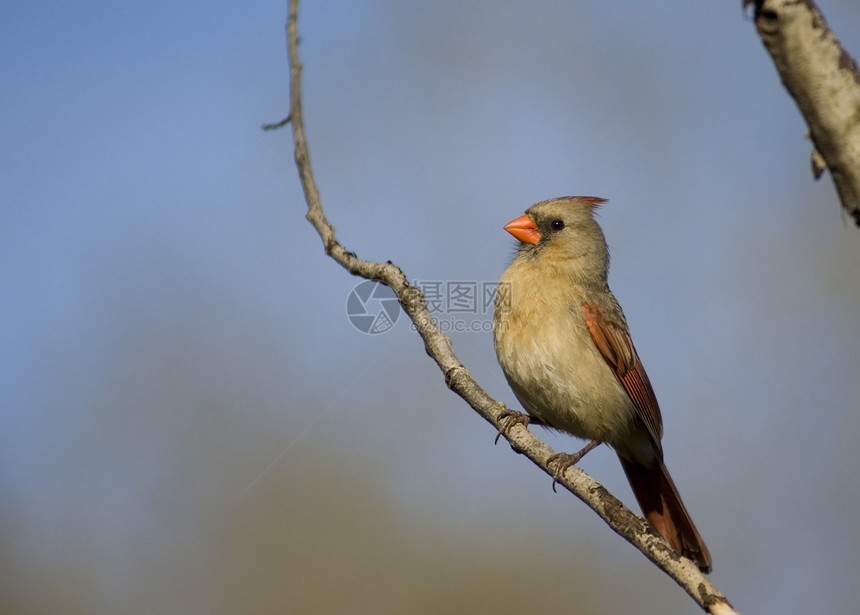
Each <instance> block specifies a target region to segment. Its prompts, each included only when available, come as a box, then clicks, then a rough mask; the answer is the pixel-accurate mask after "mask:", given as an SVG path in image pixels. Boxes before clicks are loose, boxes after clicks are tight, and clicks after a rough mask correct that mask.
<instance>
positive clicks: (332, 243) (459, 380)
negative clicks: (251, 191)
mask: <svg viewBox="0 0 860 615" xmlns="http://www.w3.org/2000/svg"><path fill="white" fill-rule="evenodd" d="M298 4H299V3H298V0H290V8H289V18H288V20H287V49H288V54H289V62H290V114H289V116H288V119H289V122H290V123H291V125H292V130H293V143H294V146H295V158H296V166H297V167H298V171H299V177H300V178H301V183H302V188H303V189H304V193H305V200H306V201H307V204H308V213H307V219H308V220H309V221H310V223H311V224H313V226H314V228H316V230H317V232H318V233H319V235H320V237H321V238H322V241H323V245H324V246H325V251H326V254H328V255H329V256H331V257H332V258H333V259H334V260H335V261H337V262H338V263H340V264H341V265H342V266H343V267H344V268H345V269H346V270H347V271H349V272H350V273H352V274H353V275H358V276H361V277H364V278H367V279H371V280H379V281H381V282H384V283H385V284H387V285H388V286H390V287H391V288H392V289H393V290H394V292H395V293H396V294H397V298H398V299H399V300H400V304H401V305H402V306H403V309H404V311H405V312H406V314H407V315H408V316H409V318H411V319H412V322H414V323H415V326H416V328H417V330H418V334H419V335H420V336H421V339H423V340H424V347H425V349H426V351H427V354H428V355H430V357H431V358H432V359H433V360H434V361H435V362H436V364H437V365H438V366H439V369H440V370H442V373H443V374H444V375H445V384H446V385H447V386H448V387H449V388H450V389H451V390H452V391H454V392H455V393H457V394H458V395H459V396H460V397H462V398H463V399H464V400H465V401H466V403H468V404H469V405H470V406H471V407H472V408H473V409H474V410H475V411H476V412H477V413H478V414H480V415H481V416H482V417H483V418H484V419H486V420H487V421H488V422H489V423H491V424H492V425H493V426H495V427H496V429H497V430H499V433H501V434H502V435H503V436H504V437H505V438H506V439H507V440H508V442H510V444H511V447H512V448H513V449H514V450H515V451H517V452H518V453H522V454H524V455H525V456H526V457H528V458H529V459H531V460H532V461H533V462H534V463H535V464H536V465H537V466H539V467H540V468H541V469H542V470H543V471H544V472H546V473H547V474H549V475H550V476H553V469H552V468H551V467H550V464H549V460H550V457H552V456H553V455H554V454H555V451H554V450H553V449H552V448H550V447H549V446H547V445H546V444H544V443H543V442H542V441H541V440H540V439H539V438H538V437H537V436H535V435H534V434H533V433H531V432H530V431H529V430H528V429H526V427H525V426H524V425H523V424H522V423H518V422H516V421H511V420H510V417H511V411H510V410H508V409H507V408H506V407H505V405H504V404H502V403H500V402H497V401H496V400H494V399H493V398H491V397H490V396H489V395H488V394H487V393H486V391H484V389H483V388H481V386H480V385H479V384H478V383H477V382H475V380H474V379H473V378H472V376H471V374H470V373H469V371H468V370H467V369H466V368H465V367H464V366H463V365H462V364H461V363H460V360H459V359H458V358H457V356H456V355H455V354H454V349H453V347H452V345H451V340H450V339H449V338H448V336H446V335H445V334H444V333H442V332H441V331H440V330H439V328H438V327H437V326H436V325H435V323H434V320H433V317H432V315H431V314H430V311H429V310H428V308H427V304H426V303H425V301H424V296H423V294H422V293H421V291H420V290H419V289H417V288H415V287H414V286H412V285H411V284H410V283H409V282H408V279H407V277H406V275H404V273H403V271H401V270H400V268H399V267H397V266H395V265H394V264H393V263H391V262H390V261H389V262H387V263H378V262H374V261H368V260H364V259H361V258H358V257H357V256H356V255H355V254H353V253H352V252H349V251H347V250H346V249H345V248H344V247H343V246H342V245H341V244H340V242H339V241H338V240H337V237H336V236H335V229H334V226H332V224H331V223H330V222H329V221H328V219H327V218H326V215H325V212H324V211H323V207H322V201H321V199H320V194H319V189H318V188H317V185H316V182H315V180H314V176H313V173H312V171H311V162H310V154H309V152H308V144H307V139H306V136H305V127H304V120H303V116H302V91H301V71H302V65H301V62H300V60H299V47H298V24H297V17H298ZM558 482H559V484H561V485H563V486H564V487H565V488H566V489H568V491H570V492H571V493H573V494H574V495H575V496H576V497H578V498H579V499H580V500H582V501H583V502H585V503H586V504H587V505H588V506H589V507H590V508H591V509H592V510H594V511H595V512H596V513H597V514H598V515H599V516H600V517H601V518H602V519H603V520H604V521H605V522H606V523H607V524H608V525H609V527H611V528H612V529H613V530H614V531H615V532H616V533H618V534H619V535H620V536H622V537H623V538H624V539H625V540H627V541H628V542H630V543H631V544H633V545H634V546H635V547H636V548H638V549H639V550H640V551H641V552H642V553H643V554H644V555H645V556H646V557H647V558H648V559H650V560H651V561H652V562H654V563H655V564H656V565H657V566H659V567H660V568H661V569H662V570H663V571H664V572H665V573H666V574H668V575H669V576H670V577H671V578H672V579H674V580H675V581H676V582H677V583H678V584H679V585H680V586H681V587H682V588H683V589H684V590H685V591H686V592H687V593H688V594H689V595H690V596H691V597H692V598H693V600H695V601H696V603H697V604H699V606H701V607H702V609H704V610H705V611H708V612H710V613H713V614H715V615H731V614H732V613H735V611H734V610H733V609H732V607H731V606H730V605H729V602H728V600H727V599H726V597H725V596H724V595H723V594H722V593H721V592H720V591H719V590H717V588H716V587H715V586H714V585H713V584H712V583H711V582H710V581H708V579H707V578H705V577H704V575H702V573H701V572H700V571H699V569H698V567H697V566H696V564H694V563H693V562H692V561H690V560H688V559H686V558H683V557H681V556H679V555H677V554H676V553H675V552H674V551H673V550H672V548H671V547H670V546H669V545H668V544H667V543H666V542H664V541H663V539H662V538H660V536H658V535H657V533H656V532H654V531H653V530H652V529H651V528H650V527H649V526H648V525H647V524H646V523H645V522H644V521H643V520H642V519H641V518H640V517H639V516H637V515H636V514H634V513H633V512H631V511H630V510H629V509H628V508H626V507H625V506H624V505H623V504H622V503H621V502H620V501H619V500H618V499H617V498H615V497H614V496H613V495H612V494H610V493H609V492H608V491H607V490H606V489H605V488H604V487H603V486H602V485H601V484H600V483H598V482H597V481H595V480H594V479H593V478H591V477H590V476H589V475H588V474H586V473H585V472H583V471H582V470H580V469H579V468H577V467H575V466H572V467H570V468H568V469H567V471H566V472H565V473H564V474H563V475H562V476H560V477H559V480H558Z"/></svg>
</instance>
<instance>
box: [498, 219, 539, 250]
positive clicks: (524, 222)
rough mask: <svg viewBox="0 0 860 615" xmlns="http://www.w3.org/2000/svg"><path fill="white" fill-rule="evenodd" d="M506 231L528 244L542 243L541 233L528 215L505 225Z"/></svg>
mask: <svg viewBox="0 0 860 615" xmlns="http://www.w3.org/2000/svg"><path fill="white" fill-rule="evenodd" d="M505 230H506V231H507V232H509V233H510V234H511V235H513V236H514V237H516V238H517V239H519V240H520V241H524V242H526V243H534V244H537V242H539V241H540V233H539V232H538V230H537V226H535V222H534V220H532V219H531V218H530V217H529V215H528V214H525V215H523V216H520V217H519V218H517V219H516V220H511V221H510V222H508V223H507V224H506V225H505Z"/></svg>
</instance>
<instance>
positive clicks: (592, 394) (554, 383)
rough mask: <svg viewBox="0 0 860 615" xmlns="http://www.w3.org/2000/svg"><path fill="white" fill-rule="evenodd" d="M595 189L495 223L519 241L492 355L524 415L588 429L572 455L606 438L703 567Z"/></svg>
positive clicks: (646, 499) (664, 525)
mask: <svg viewBox="0 0 860 615" xmlns="http://www.w3.org/2000/svg"><path fill="white" fill-rule="evenodd" d="M605 201H606V200H605V199H602V198H599V197H591V196H578V197H573V196H571V197H560V198H554V199H550V200H546V201H541V202H539V203H536V204H534V205H532V206H531V207H529V208H528V209H527V210H526V212H525V214H524V215H522V216H520V217H519V218H516V219H515V220H512V221H511V222H509V223H508V224H507V225H505V227H504V228H505V230H506V231H508V232H509V233H510V234H511V235H513V236H514V237H515V238H516V239H518V240H519V242H520V243H519V247H518V249H517V252H516V254H515V256H514V258H513V260H512V262H511V264H510V266H509V267H508V268H507V269H506V270H505V272H504V273H503V274H502V276H501V279H500V280H499V286H498V288H499V289H500V290H499V292H497V295H496V303H495V310H494V315H493V340H494V346H495V350H496V356H497V358H498V360H499V364H500V365H501V368H502V371H503V372H504V375H505V378H506V380H507V382H508V384H509V385H510V387H511V389H512V390H513V392H514V395H515V396H516V398H517V399H518V400H519V402H520V403H521V404H522V406H523V408H524V409H525V410H526V412H527V413H528V415H529V416H531V417H534V419H537V420H536V421H535V422H536V423H538V424H543V425H546V426H548V427H551V428H554V429H556V430H559V431H563V432H567V433H569V434H572V435H574V436H576V437H578V438H583V439H585V440H589V441H591V442H590V444H589V446H587V447H586V448H585V449H583V451H581V452H580V454H578V455H580V456H581V454H584V452H587V451H588V450H590V449H591V448H593V447H595V446H597V445H598V444H599V443H606V444H608V445H609V446H610V447H611V448H612V449H613V450H614V451H615V452H616V454H617V455H618V459H619V460H620V461H621V466H622V468H623V469H624V473H625V475H626V476H627V479H628V481H629V482H630V486H631V488H632V490H633V494H634V495H635V497H636V500H637V501H638V502H639V505H640V507H641V508H642V512H643V513H644V516H645V519H646V521H647V522H648V523H649V524H650V525H651V526H652V527H653V528H654V529H655V530H656V531H657V533H658V534H660V536H662V537H663V539H664V540H666V542H668V543H669V545H670V546H671V547H672V548H673V549H674V551H675V552H676V553H678V554H680V555H683V556H685V557H687V558H689V559H691V560H693V562H695V563H696V564H697V565H698V567H699V568H700V569H701V570H702V571H703V572H710V570H711V555H710V552H709V551H708V548H707V547H706V546H705V543H704V541H703V540H702V537H701V536H700V535H699V531H698V530H697V529H696V526H695V525H694V524H693V520H692V519H691V518H690V514H689V512H687V508H686V507H685V506H684V504H683V502H682V501H681V497H680V495H679V494H678V489H677V487H676V486H675V483H674V481H673V480H672V478H671V476H670V475H669V472H668V470H667V469H666V466H665V464H664V462H663V447H662V444H661V439H662V437H663V420H662V417H661V414H660V407H659V405H658V403H657V398H656V396H655V394H654V390H653V388H652V386H651V383H650V381H649V380H648V375H647V374H646V373H645V368H644V367H643V366H642V361H641V360H640V359H639V355H638V354H637V352H636V348H635V347H634V346H633V341H632V339H631V337H630V332H629V329H628V327H627V321H626V319H625V317H624V312H623V311H622V310H621V306H620V305H619V303H618V301H617V300H616V298H615V296H614V295H613V294H612V291H610V289H609V284H608V281H607V278H608V273H609V250H608V248H607V245H606V238H605V237H604V235H603V231H602V230H601V228H600V226H599V225H598V223H597V221H596V220H595V211H596V210H597V208H598V207H599V206H600V205H601V204H602V203H604V202H605ZM578 455H562V456H559V457H565V458H566V459H563V460H561V461H562V463H561V464H560V465H559V466H558V468H560V469H559V470H557V472H559V471H560V472H561V473H563V471H564V470H565V469H567V467H568V466H569V465H571V464H572V463H575V462H576V461H578ZM565 461H566V462H567V463H566V464H565V463H564V462H565ZM559 475H560V474H558V473H557V474H556V476H559Z"/></svg>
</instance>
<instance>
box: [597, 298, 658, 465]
mask: <svg viewBox="0 0 860 615" xmlns="http://www.w3.org/2000/svg"><path fill="white" fill-rule="evenodd" d="M582 313H583V315H584V316H585V323H586V324H587V325H588V331H589V332H590V333H591V339H592V340H594V344H595V346H597V349H598V350H600V354H602V355H603V358H604V359H606V363H607V364H608V365H609V367H611V368H612V369H613V371H614V372H615V375H616V376H617V377H618V380H619V382H621V386H623V387H624V390H625V391H627V394H628V395H629V396H630V399H631V400H632V401H633V405H634V406H635V407H636V413H637V414H638V415H639V418H640V419H642V422H643V423H645V426H646V427H647V428H648V432H649V433H650V434H651V437H652V438H653V439H654V443H655V444H656V445H657V449H658V450H660V439H661V438H662V437H663V419H662V418H661V416H660V406H659V405H658V404H657V397H656V396H655V395H654V389H652V388H651V382H650V381H649V380H648V374H646V373H645V367H644V366H643V365H642V361H640V360H639V355H637V354H636V348H634V347H633V340H632V339H630V334H629V333H628V332H627V331H625V330H624V329H623V328H621V327H619V326H618V325H616V324H615V323H613V322H612V321H610V320H609V319H608V318H607V317H606V316H605V314H604V312H603V308H601V307H600V306H599V305H597V304H596V303H586V304H584V305H583V306H582Z"/></svg>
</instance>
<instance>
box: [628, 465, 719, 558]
mask: <svg viewBox="0 0 860 615" xmlns="http://www.w3.org/2000/svg"><path fill="white" fill-rule="evenodd" d="M618 458H619V459H620V460H621V466H622V467H623V468H624V473H625V474H626V475H627V480H629V481H630V486H631V487H632V488H633V494H634V495H635V496H636V500H637V501H638V502H639V506H641V507H642V512H643V513H644V514H645V519H646V520H647V521H648V523H650V524H651V526H652V527H653V528H654V529H655V530H657V533H658V534H660V536H662V537H663V538H664V539H665V540H666V542H668V543H669V544H670V545H672V548H673V549H675V551H676V552H678V553H680V554H681V555H684V556H685V557H688V558H690V559H691V560H693V561H694V562H696V563H697V564H698V565H699V568H700V569H701V570H702V572H710V571H711V554H710V553H709V552H708V547H706V546H705V541H703V540H702V537H701V536H700V535H699V531H698V530H697V529H696V526H695V525H693V520H692V519H691V518H690V513H688V512H687V509H686V508H685V507H684V503H683V502H682V501H681V496H680V495H678V489H677V488H676V487H675V483H674V482H672V477H671V476H669V471H668V470H666V466H665V465H663V462H662V461H660V460H659V459H655V460H654V464H653V467H650V468H649V467H646V466H643V465H641V464H639V463H636V462H635V461H632V460H629V459H625V458H624V457H622V456H620V455H619V456H618Z"/></svg>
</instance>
